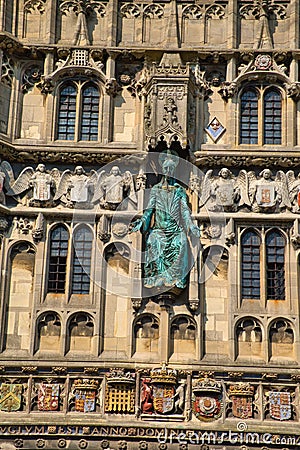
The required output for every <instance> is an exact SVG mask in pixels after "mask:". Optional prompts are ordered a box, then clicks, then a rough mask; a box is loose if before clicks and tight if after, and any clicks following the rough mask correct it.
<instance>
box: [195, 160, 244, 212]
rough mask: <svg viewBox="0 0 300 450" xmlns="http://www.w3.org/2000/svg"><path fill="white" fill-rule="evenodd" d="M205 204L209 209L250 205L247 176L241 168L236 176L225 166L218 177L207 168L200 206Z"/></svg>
mask: <svg viewBox="0 0 300 450" xmlns="http://www.w3.org/2000/svg"><path fill="white" fill-rule="evenodd" d="M205 204H207V209H208V210H210V211H236V210H237V208H238V207H239V206H243V205H247V206H250V200H249V196H248V177H247V172H246V171H245V170H241V171H240V173H239V175H238V176H237V177H234V176H233V174H232V172H231V171H230V170H229V169H227V168H225V167H224V168H222V169H221V170H220V172H219V173H218V177H214V176H213V171H212V170H208V171H207V173H206V175H205V177H204V180H203V185H202V193H201V198H200V207H201V206H204V205H205Z"/></svg>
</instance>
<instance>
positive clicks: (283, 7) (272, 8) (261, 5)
mask: <svg viewBox="0 0 300 450" xmlns="http://www.w3.org/2000/svg"><path fill="white" fill-rule="evenodd" d="M243 3H244V2H243ZM288 4H289V2H287V1H286V2H280V3H279V2H276V1H274V0H258V1H255V2H249V1H247V2H245V4H242V6H241V7H240V10H239V14H240V17H242V18H243V19H250V18H251V17H253V18H255V19H260V18H261V17H262V16H267V17H270V16H271V15H272V14H274V15H275V16H276V18H278V19H280V20H282V19H284V18H285V17H286V12H287V6H288Z"/></svg>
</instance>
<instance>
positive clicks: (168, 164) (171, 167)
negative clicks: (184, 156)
mask: <svg viewBox="0 0 300 450" xmlns="http://www.w3.org/2000/svg"><path fill="white" fill-rule="evenodd" d="M175 167H176V165H175V163H174V162H173V161H171V160H166V161H165V162H164V163H163V166H162V169H163V174H164V175H167V176H169V177H172V176H173V175H174V172H175Z"/></svg>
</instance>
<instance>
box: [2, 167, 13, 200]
mask: <svg viewBox="0 0 300 450" xmlns="http://www.w3.org/2000/svg"><path fill="white" fill-rule="evenodd" d="M11 179H14V174H13V170H12V167H11V165H10V164H9V162H7V161H2V162H1V164H0V203H2V204H3V205H5V203H6V199H5V194H4V189H5V191H6V192H8V191H9V190H10V180H11Z"/></svg>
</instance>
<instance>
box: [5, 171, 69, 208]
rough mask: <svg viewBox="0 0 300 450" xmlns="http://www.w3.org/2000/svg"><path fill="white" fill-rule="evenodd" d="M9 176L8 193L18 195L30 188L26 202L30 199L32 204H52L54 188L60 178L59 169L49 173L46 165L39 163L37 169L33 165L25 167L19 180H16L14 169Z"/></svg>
mask: <svg viewBox="0 0 300 450" xmlns="http://www.w3.org/2000/svg"><path fill="white" fill-rule="evenodd" d="M9 176H10V189H9V190H8V191H7V195H10V196H17V195H19V194H22V193H23V192H26V191H29V190H30V192H28V194H27V196H26V197H27V198H25V204H26V203H27V200H28V199H29V205H30V206H51V204H52V202H51V194H52V190H54V189H55V186H56V184H57V181H58V179H59V178H60V173H59V171H58V169H52V170H51V172H50V173H48V172H47V171H46V167H45V165H44V164H39V165H38V166H37V168H36V169H35V170H33V168H32V167H26V168H25V169H23V170H22V172H21V173H20V175H19V177H18V178H17V180H14V177H13V172H12V170H11V172H10V175H9Z"/></svg>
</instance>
